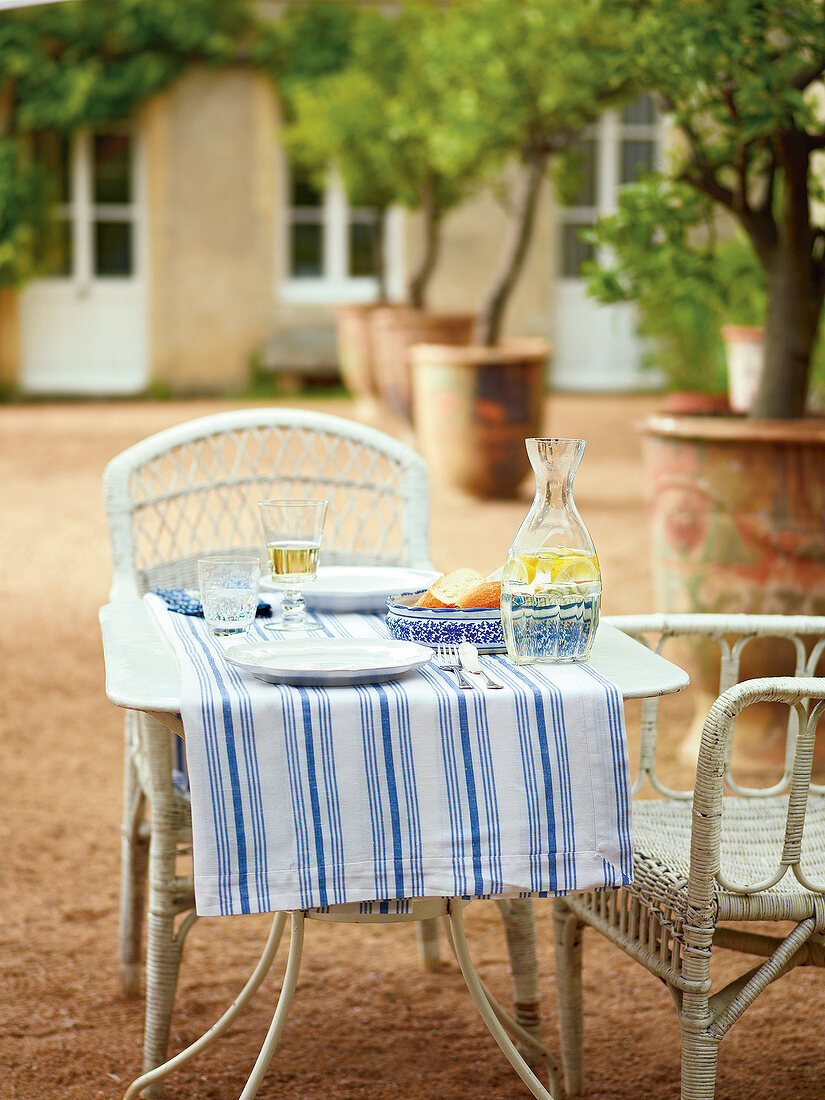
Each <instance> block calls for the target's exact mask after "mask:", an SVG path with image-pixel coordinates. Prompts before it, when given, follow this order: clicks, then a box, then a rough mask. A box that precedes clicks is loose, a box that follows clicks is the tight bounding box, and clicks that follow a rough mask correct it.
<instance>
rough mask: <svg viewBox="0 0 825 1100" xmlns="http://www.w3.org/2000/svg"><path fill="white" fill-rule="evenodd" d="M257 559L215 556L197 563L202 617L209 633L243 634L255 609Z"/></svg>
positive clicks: (256, 599) (258, 568) (258, 577)
mask: <svg viewBox="0 0 825 1100" xmlns="http://www.w3.org/2000/svg"><path fill="white" fill-rule="evenodd" d="M260 579H261V563H260V561H259V559H258V558H238V557H230V556H215V557H210V558H201V559H200V561H199V562H198V581H199V582H200V589H201V602H202V604H203V617H204V618H205V619H206V625H207V626H208V627H209V629H210V630H211V631H212V633H213V634H217V635H227V634H244V633H245V632H246V631H247V630H249V629H250V628H251V626H252V624H253V623H254V621H255V614H256V612H257V610H258V582H259V581H260Z"/></svg>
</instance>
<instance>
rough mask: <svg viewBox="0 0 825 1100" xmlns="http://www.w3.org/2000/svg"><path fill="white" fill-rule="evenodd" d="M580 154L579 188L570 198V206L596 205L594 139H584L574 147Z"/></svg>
mask: <svg viewBox="0 0 825 1100" xmlns="http://www.w3.org/2000/svg"><path fill="white" fill-rule="evenodd" d="M573 149H574V150H575V152H576V153H577V154H578V162H579V167H578V177H579V179H580V181H581V183H580V185H579V188H578V190H577V191H575V192H574V193H573V194H572V195H571V198H570V202H568V203H567V205H568V206H595V205H596V141H595V139H594V138H582V139H581V140H579V141H577V142H576V143H575V144H574V145H573Z"/></svg>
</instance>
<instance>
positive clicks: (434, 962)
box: [415, 917, 441, 973]
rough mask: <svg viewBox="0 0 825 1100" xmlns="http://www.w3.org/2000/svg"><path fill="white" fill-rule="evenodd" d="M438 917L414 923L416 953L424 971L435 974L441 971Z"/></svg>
mask: <svg viewBox="0 0 825 1100" xmlns="http://www.w3.org/2000/svg"><path fill="white" fill-rule="evenodd" d="M439 923H440V917H428V918H427V920H420V921H416V924H415V934H416V936H417V937H418V953H419V955H420V957H421V965H422V966H423V967H424V969H425V970H429V971H430V972H431V973H435V972H436V971H437V970H440V969H441V950H440V943H439V939H438V926H439Z"/></svg>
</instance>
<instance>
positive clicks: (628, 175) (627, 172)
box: [622, 139, 654, 183]
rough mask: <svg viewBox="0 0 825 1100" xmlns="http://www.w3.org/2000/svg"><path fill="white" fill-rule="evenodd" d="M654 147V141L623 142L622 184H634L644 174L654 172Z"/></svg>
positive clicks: (633, 140)
mask: <svg viewBox="0 0 825 1100" xmlns="http://www.w3.org/2000/svg"><path fill="white" fill-rule="evenodd" d="M653 155H654V145H653V142H652V141H640V140H635V139H632V140H627V141H623V142H622V183H632V182H633V180H635V179H638V178H639V176H641V175H642V174H643V173H644V172H652V171H653Z"/></svg>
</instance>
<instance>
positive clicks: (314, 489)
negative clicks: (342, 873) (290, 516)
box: [104, 408, 539, 1070]
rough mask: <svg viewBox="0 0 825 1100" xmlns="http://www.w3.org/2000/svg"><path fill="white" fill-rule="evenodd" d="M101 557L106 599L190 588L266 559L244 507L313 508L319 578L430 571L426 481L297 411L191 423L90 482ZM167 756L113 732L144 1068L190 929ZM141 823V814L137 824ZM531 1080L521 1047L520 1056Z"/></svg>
mask: <svg viewBox="0 0 825 1100" xmlns="http://www.w3.org/2000/svg"><path fill="white" fill-rule="evenodd" d="M104 492H105V501H106V511H107V518H108V522H109V529H110V535H111V543H112V555H113V581H112V588H111V594H110V598H111V600H112V601H115V600H126V599H135V598H136V597H139V596H141V595H142V594H143V593H144V592H146V591H147V590H149V589H151V588H155V587H158V586H164V587H185V586H189V587H193V586H196V584H197V560H198V558H199V557H200V556H202V555H203V554H204V553H235V552H246V553H254V554H256V555H259V556H261V557H264V556H265V552H264V546H263V537H262V534H261V532H260V529H259V519H258V509H257V501H259V500H262V499H265V498H268V497H275V496H277V497H281V496H283V497H290V496H294V497H313V496H323V497H326V498H327V499H328V500H329V502H330V507H329V512H328V515H327V521H326V525H325V529H324V547H323V556H324V562H325V563H326V564H349V565H352V564H355V565H371V564H382V565H403V566H409V567H413V568H430V567H431V563H430V559H429V479H428V475H427V468H426V465H425V463H424V460H423V459H422V458H421V457H420V455H418V454H417V453H416V452H415V451H413V450H412V449H410V448H409V447H407V446H405V445H404V444H402V443H399V442H398V441H397V440H394V439H392V438H391V437H390V436H388V435H385V434H384V433H382V432H379V431H376V430H374V429H372V428H366V427H363V426H361V425H359V424H357V423H355V422H353V421H350V420H345V419H342V418H339V417H333V416H329V415H324V414H319V413H314V412H305V411H300V410H296V409H283V408H281V409H260V408H259V409H249V410H242V411H235V412H227V413H219V414H217V415H213V416H207V417H203V418H202V419H199V420H193V421H190V422H188V423H185V424H181V425H179V426H177V427H174V428H170V429H169V430H167V431H163V432H160V433H158V434H157V435H154V436H151V437H149V438H148V439H145V440H143V441H142V442H140V443H137V444H135V445H134V446H133V447H130V448H129V449H128V450H126V451H124V452H123V453H122V454H120V455H118V456H117V457H116V458H114V459H112V461H111V462H110V463H109V465H108V467H107V469H106V472H105V477H104ZM181 745H182V743H181V741H180V739H179V738H177V737H174V736H173V735H172V734H170V733H169V730H168V729H167V728H166V727H165V726H163V725H161V724H160V722H158V721H156V720H155V719H154V718H152V717H150V716H149V715H146V714H137V713H134V712H129V713H128V714H127V718H126V746H125V750H126V751H125V775H124V811H123V839H122V876H121V905H120V972H121V983H122V986H123V988H124V990H125V991H127V992H136V991H137V990H138V988H139V984H140V973H141V931H142V924H143V914H144V911H145V910H146V909H147V905H146V900H147V899H146V889H147V868H148V895H149V896H148V919H147V942H146V1010H145V1031H144V1050H143V1061H144V1069H145V1070H151V1069H153V1068H154V1067H155V1066H157V1065H159V1064H160V1063H161V1062H163V1061H164V1058H165V1056H166V1048H167V1045H168V1038H169V1028H170V1021H171V1014H172V1007H173V1003H174V998H175V989H176V986H177V979H178V972H179V968H180V958H181V951H182V948H183V943H184V940H185V938H186V935H187V933H188V932H189V930H190V928H191V927H192V924H193V923H194V921H195V914H194V896H193V890H192V880H191V875H190V873H189V868H188V866H187V864H188V860H189V856H190V854H191V821H190V816H189V804H188V801H187V800H186V798H185V797H184V796H183V795H182V794H181V793H180V791H179V790H178V789H177V788H176V786H175V784H174V782H173V771H174V769H175V767H176V766H179V764H178V754H179V753H180V752H181ZM149 806H150V807H151V814H150V815H148V814H147V808H148V807H149ZM498 904H499V907H500V909H501V914H502V917H503V919H504V927H505V932H506V937H507V946H508V950H509V954H510V965H511V971H512V975H513V985H514V991H515V1018H516V1021H517V1023H518V1024H519V1025H520V1026H521V1027H523V1028H525V1029H527V1030H528V1031H529V1032H531V1033H533V1034H534V1035H537V1034H538V1031H539V1014H538V1001H539V995H538V974H537V966H536V950H535V928H534V923H533V910H532V902H531V901H530V899H513V900H507V901H504V900H502V901H499V903H498ZM416 928H417V930H418V936H419V945H420V949H421V954H422V958H423V962H424V965H425V966H427V967H428V968H429V969H435V968H436V967H437V965H438V960H439V944H438V938H437V936H438V922H437V920H435V919H432V920H428V921H424V922H421V923H420V924H417V925H416ZM522 1049H524V1050H525V1051H526V1053H527V1055H528V1056H529V1059H530V1061H531V1063H532V1064H536V1063H537V1060H539V1056H538V1055H537V1054H536V1049H535V1046H531V1045H530V1043H527V1044H526V1045H525V1044H522Z"/></svg>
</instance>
